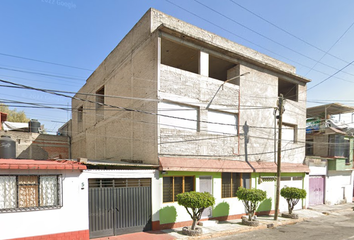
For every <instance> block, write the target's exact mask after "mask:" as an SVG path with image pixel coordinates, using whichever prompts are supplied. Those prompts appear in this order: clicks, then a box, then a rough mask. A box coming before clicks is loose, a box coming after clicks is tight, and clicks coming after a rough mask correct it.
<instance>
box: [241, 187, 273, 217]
mask: <svg viewBox="0 0 354 240" xmlns="http://www.w3.org/2000/svg"><path fill="white" fill-rule="evenodd" d="M236 196H237V197H238V199H240V200H241V201H242V203H243V205H244V206H245V208H246V212H247V214H248V220H249V221H251V220H252V218H253V216H254V213H255V211H256V209H257V207H258V204H259V203H260V202H262V201H263V200H265V199H266V198H267V193H266V192H265V191H263V190H260V189H255V188H252V189H246V188H243V187H239V188H238V190H237V192H236Z"/></svg>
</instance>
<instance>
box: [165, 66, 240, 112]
mask: <svg viewBox="0 0 354 240" xmlns="http://www.w3.org/2000/svg"><path fill="white" fill-rule="evenodd" d="M222 83H223V81H219V80H216V79H212V78H208V77H205V76H202V75H199V74H195V73H191V72H187V71H183V70H180V69H177V68H173V67H169V66H166V65H162V64H161V66H160V91H159V95H160V97H162V98H170V100H178V101H179V102H183V101H186V102H189V103H190V102H191V101H192V102H195V105H197V106H199V105H200V106H204V108H205V107H206V105H207V104H208V103H209V102H210V100H211V99H212V97H213V96H214V94H215V93H216V91H217V90H218V88H219V87H220V85H221V84H222ZM238 95H239V87H238V86H237V85H233V84H225V85H224V87H223V88H222V89H221V90H220V92H219V94H217V95H216V96H215V98H214V100H213V102H212V105H211V106H210V107H211V109H212V108H216V109H219V110H220V108H227V107H228V108H230V105H233V106H234V107H235V108H237V107H238ZM174 96H175V99H173V97H174ZM234 111H235V112H237V110H234Z"/></svg>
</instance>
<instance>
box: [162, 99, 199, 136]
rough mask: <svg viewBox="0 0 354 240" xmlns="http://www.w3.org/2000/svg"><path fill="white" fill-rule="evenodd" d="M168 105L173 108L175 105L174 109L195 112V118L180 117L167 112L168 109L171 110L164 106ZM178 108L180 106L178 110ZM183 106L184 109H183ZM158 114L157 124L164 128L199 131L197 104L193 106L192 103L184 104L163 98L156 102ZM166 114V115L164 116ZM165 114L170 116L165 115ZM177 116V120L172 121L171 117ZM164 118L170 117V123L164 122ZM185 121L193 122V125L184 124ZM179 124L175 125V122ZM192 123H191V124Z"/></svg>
mask: <svg viewBox="0 0 354 240" xmlns="http://www.w3.org/2000/svg"><path fill="white" fill-rule="evenodd" d="M168 105H170V106H171V107H172V108H171V109H173V106H175V107H176V109H175V110H176V111H183V110H184V111H192V110H193V112H195V113H196V116H195V118H194V117H193V118H190V116H189V117H181V116H179V115H176V116H174V115H173V114H168V113H167V112H168V111H172V110H171V109H169V108H165V107H167V106H168ZM178 108H181V109H180V110H178ZM184 108H185V109H184ZM158 114H159V116H160V118H159V125H160V126H161V127H162V128H166V129H174V130H182V131H190V132H200V107H198V106H194V105H190V104H184V103H182V102H175V101H169V100H164V101H161V102H159V104H158ZM164 115H166V117H165V116H164ZM167 116H172V117H171V118H170V117H167ZM174 117H177V118H176V119H177V120H174V121H173V118H174ZM165 118H167V119H170V120H171V122H172V123H168V122H166V120H164V119H165ZM179 118H181V119H179ZM187 119H188V120H187ZM183 121H186V122H187V123H188V122H193V127H192V126H189V125H188V124H186V125H188V126H186V125H185V124H183V123H184V122H183ZM194 122H195V123H194ZM178 123H179V124H180V125H175V124H178ZM191 125H192V124H191Z"/></svg>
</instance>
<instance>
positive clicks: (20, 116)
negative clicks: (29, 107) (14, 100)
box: [0, 103, 29, 122]
mask: <svg viewBox="0 0 354 240" xmlns="http://www.w3.org/2000/svg"><path fill="white" fill-rule="evenodd" d="M0 112H3V113H7V114H8V115H7V121H9V122H29V119H28V118H27V116H26V114H25V112H24V111H17V109H16V108H14V109H13V110H10V108H9V107H8V106H7V105H5V104H3V103H0Z"/></svg>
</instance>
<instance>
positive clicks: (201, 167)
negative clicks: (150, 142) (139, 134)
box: [159, 157, 253, 172]
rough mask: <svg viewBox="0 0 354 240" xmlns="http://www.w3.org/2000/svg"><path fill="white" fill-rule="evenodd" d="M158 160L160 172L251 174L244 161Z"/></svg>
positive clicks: (169, 158)
mask: <svg viewBox="0 0 354 240" xmlns="http://www.w3.org/2000/svg"><path fill="white" fill-rule="evenodd" d="M159 159H160V171H193V172H253V170H252V168H251V167H250V166H249V165H248V164H247V163H246V162H244V161H236V160H222V159H220V160H219V159H199V158H182V157H160V158H159Z"/></svg>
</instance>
